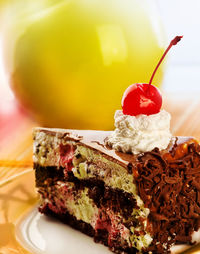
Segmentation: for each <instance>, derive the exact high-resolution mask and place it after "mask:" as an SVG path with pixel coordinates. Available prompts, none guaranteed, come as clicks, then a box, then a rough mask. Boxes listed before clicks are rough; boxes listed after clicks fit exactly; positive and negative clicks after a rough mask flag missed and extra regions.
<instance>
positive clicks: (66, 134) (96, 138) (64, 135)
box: [35, 127, 194, 167]
mask: <svg viewBox="0 0 200 254" xmlns="http://www.w3.org/2000/svg"><path fill="white" fill-rule="evenodd" d="M35 130H37V131H40V132H44V133H47V134H49V135H52V136H57V137H58V138H60V139H63V140H73V141H75V142H77V143H79V144H81V145H84V146H87V147H90V148H92V149H93V150H96V151H98V153H99V152H100V153H101V154H102V155H103V156H105V157H109V160H113V161H115V162H116V163H118V164H120V165H122V166H124V167H128V165H129V164H130V163H134V162H135V161H136V159H137V155H133V154H128V153H123V152H118V151H115V150H114V149H112V148H111V147H109V146H107V145H106V144H105V140H106V138H107V137H108V136H109V135H111V133H112V131H96V130H69V129H50V128H40V127H37V128H35ZM193 142H194V138H193V137H173V138H172V139H171V142H170V144H169V146H168V148H167V149H166V150H163V151H162V153H168V152H170V151H171V150H172V149H173V148H174V146H179V145H181V144H184V143H193Z"/></svg>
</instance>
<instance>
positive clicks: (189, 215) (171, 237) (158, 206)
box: [134, 142, 200, 253]
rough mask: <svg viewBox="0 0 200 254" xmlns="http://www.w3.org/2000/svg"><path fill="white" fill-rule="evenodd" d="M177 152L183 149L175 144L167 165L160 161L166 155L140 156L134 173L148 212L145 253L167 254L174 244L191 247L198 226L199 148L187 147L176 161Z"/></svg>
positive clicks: (147, 154)
mask: <svg viewBox="0 0 200 254" xmlns="http://www.w3.org/2000/svg"><path fill="white" fill-rule="evenodd" d="M179 149H183V148H182V147H180V146H179V145H177V142H175V145H174V147H173V149H172V150H171V151H170V152H169V153H170V160H169V161H167V159H166V158H167V156H165V159H164V158H163V157H164V155H166V152H165V153H161V152H160V151H159V150H158V149H154V150H153V151H152V152H148V153H145V154H143V155H142V156H139V157H138V163H137V169H134V177H135V180H136V183H137V185H138V192H139V195H140V197H141V198H142V200H143V201H144V204H145V206H146V207H148V208H149V209H150V214H149V217H148V219H149V222H150V223H151V224H152V232H151V233H152V235H153V237H154V239H153V242H152V244H151V246H150V247H149V248H148V249H147V250H144V252H145V253H148V251H151V252H152V253H170V247H171V246H172V245H173V244H176V243H190V244H191V241H192V237H191V235H192V233H193V232H194V231H195V230H198V229H199V226H200V146H199V145H197V144H195V143H192V144H188V147H187V152H186V154H183V157H182V158H178V160H177V159H176V153H177V152H179ZM171 158H172V159H171ZM135 172H137V173H135ZM146 251H147V252H146Z"/></svg>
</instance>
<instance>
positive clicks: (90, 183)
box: [34, 128, 200, 253]
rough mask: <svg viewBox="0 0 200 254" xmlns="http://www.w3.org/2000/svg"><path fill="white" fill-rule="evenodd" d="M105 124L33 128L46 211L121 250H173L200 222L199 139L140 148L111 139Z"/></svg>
mask: <svg viewBox="0 0 200 254" xmlns="http://www.w3.org/2000/svg"><path fill="white" fill-rule="evenodd" d="M110 134H111V132H106V131H79V130H63V129H46V128H35V129H34V169H35V174H36V186H37V188H38V192H39V193H40V197H41V205H40V208H39V210H40V212H41V213H44V214H46V215H51V216H55V217H57V218H58V219H60V220H61V221H63V222H65V223H67V224H69V225H70V226H72V227H74V228H76V229H78V230H80V231H82V232H83V233H86V234H88V235H90V236H92V237H93V238H94V240H95V241H96V242H100V243H103V244H104V245H106V246H108V247H109V248H110V250H112V251H113V252H115V253H138V252H141V253H170V248H171V246H173V245H174V244H178V243H186V244H191V243H192V234H193V233H194V231H197V230H198V229H199V227H200V146H199V144H198V142H197V141H196V140H195V139H194V138H191V137H172V139H171V142H170V144H169V145H168V147H167V149H164V150H159V149H158V148H155V149H153V150H152V151H149V152H144V153H140V154H135V155H134V154H129V153H123V152H119V151H115V150H114V149H112V148H111V147H109V146H107V145H106V142H105V140H106V139H107V137H108V136H109V135H110Z"/></svg>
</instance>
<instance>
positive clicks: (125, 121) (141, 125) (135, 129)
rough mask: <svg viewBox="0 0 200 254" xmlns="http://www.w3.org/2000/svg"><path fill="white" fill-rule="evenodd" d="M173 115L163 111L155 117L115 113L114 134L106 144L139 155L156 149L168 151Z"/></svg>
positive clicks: (154, 115) (120, 111)
mask: <svg viewBox="0 0 200 254" xmlns="http://www.w3.org/2000/svg"><path fill="white" fill-rule="evenodd" d="M170 120H171V115H170V114H169V113H168V112H166V111H165V110H161V111H160V112H159V113H157V114H153V115H149V116H147V115H138V116H130V115H124V114H123V112H122V110H117V111H116V112H115V127H116V129H115V130H114V132H113V133H112V134H111V135H110V136H109V137H108V138H107V140H106V143H107V144H108V145H109V146H111V147H112V148H113V149H115V150H117V151H122V152H124V153H133V154H138V153H142V152H148V151H152V150H153V149H154V148H155V147H157V148H159V149H160V150H162V149H166V148H167V146H168V145H169V143H170V140H171V137H172V134H171V133H170Z"/></svg>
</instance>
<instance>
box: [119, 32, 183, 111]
mask: <svg viewBox="0 0 200 254" xmlns="http://www.w3.org/2000/svg"><path fill="white" fill-rule="evenodd" d="M182 37H183V36H176V37H175V38H174V39H173V40H172V41H171V42H170V44H169V46H168V48H167V49H166V50H165V52H164V54H163V56H162V57H161V59H160V61H159V62H158V64H157V66H156V68H155V70H154V72H153V74H152V76H151V79H150V81H149V83H148V84H145V83H141V84H140V83H136V84H133V85H131V86H129V87H128V88H127V89H126V91H125V92H124V95H123V98H122V109H123V113H124V114H125V115H131V116H136V115H140V114H144V115H152V114H156V113H158V112H159V111H160V108H161V106H162V96H161V94H160V92H159V90H158V89H157V88H156V87H155V86H153V85H152V84H151V83H152V80H153V78H154V76H155V73H156V71H157V69H158V67H159V66H160V64H161V62H162V61H163V59H164V57H165V56H166V54H167V52H168V51H169V50H170V48H171V47H172V46H173V45H176V44H177V43H178V42H179V41H180V40H181V38H182Z"/></svg>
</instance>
